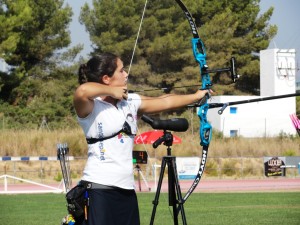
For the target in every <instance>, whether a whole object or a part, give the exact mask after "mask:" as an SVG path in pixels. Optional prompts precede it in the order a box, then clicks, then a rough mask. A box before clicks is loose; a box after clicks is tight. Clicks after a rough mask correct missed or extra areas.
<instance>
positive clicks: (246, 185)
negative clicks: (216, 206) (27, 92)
mask: <svg viewBox="0 0 300 225" xmlns="http://www.w3.org/2000/svg"><path fill="white" fill-rule="evenodd" d="M140 182H141V184H140V186H139V183H138V182H136V191H137V192H140V188H141V191H142V192H149V189H148V187H149V188H151V192H154V191H155V183H154V182H152V181H151V182H147V183H146V182H144V181H143V180H141V181H140ZM191 184H192V181H191V180H188V181H186V180H180V188H181V192H182V193H185V192H186V191H187V190H188V188H189V187H190V186H191ZM47 185H48V186H51V187H53V188H58V186H59V184H58V183H56V184H47ZM47 191H49V188H46V187H42V186H37V185H33V184H26V183H17V184H14V183H12V182H11V181H10V182H9V183H8V185H7V193H27V192H29V193H44V192H47ZM167 191H168V183H167V180H166V179H164V180H163V184H162V187H161V192H167ZM290 191H294V192H300V178H299V177H295V178H285V177H276V178H275V177H271V178H264V179H237V180H233V179H216V180H211V179H205V178H202V180H201V181H200V183H199V184H198V186H197V188H196V190H195V192H205V193H214V192H225V193H226V192H290ZM0 193H1V194H3V193H4V184H3V182H1V183H0Z"/></svg>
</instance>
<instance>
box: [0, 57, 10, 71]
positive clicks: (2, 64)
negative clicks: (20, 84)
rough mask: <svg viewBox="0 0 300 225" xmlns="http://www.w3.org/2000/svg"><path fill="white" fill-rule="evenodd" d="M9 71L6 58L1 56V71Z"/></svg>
mask: <svg viewBox="0 0 300 225" xmlns="http://www.w3.org/2000/svg"><path fill="white" fill-rule="evenodd" d="M8 71H9V65H8V64H7V63H6V62H5V60H4V59H2V58H0V72H4V73H6V72H8Z"/></svg>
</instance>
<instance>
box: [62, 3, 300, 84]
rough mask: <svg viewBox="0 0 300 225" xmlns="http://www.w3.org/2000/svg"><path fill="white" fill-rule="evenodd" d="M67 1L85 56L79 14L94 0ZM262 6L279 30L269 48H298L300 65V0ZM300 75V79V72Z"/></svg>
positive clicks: (73, 30)
mask: <svg viewBox="0 0 300 225" xmlns="http://www.w3.org/2000/svg"><path fill="white" fill-rule="evenodd" d="M66 2H67V3H68V4H69V5H70V6H72V8H73V12H74V16H73V21H72V23H71V26H70V30H71V38H72V45H76V44H79V43H82V44H84V50H83V51H82V52H81V55H82V56H84V57H85V56H87V54H88V53H89V52H90V51H91V50H92V48H91V42H90V40H89V35H88V33H87V32H86V31H85V28H84V26H82V25H80V23H79V22H78V16H79V13H80V8H81V6H82V5H83V4H84V3H85V2H88V3H89V4H91V2H92V0H85V1H82V0H66ZM260 6H261V11H262V12H265V11H266V10H267V9H268V8H270V7H271V6H273V7H274V8H275V9H274V12H273V16H272V18H271V20H270V24H276V25H277V26H278V32H277V35H276V36H275V37H274V39H273V40H272V41H271V43H270V46H269V48H279V49H296V52H297V53H296V57H297V62H298V64H299V65H298V66H299V67H300V25H299V21H300V0H261V3H260ZM298 77H299V79H300V73H299V72H298Z"/></svg>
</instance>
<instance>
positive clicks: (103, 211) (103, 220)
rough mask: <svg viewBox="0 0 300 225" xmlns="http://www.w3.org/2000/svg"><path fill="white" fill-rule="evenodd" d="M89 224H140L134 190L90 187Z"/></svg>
mask: <svg viewBox="0 0 300 225" xmlns="http://www.w3.org/2000/svg"><path fill="white" fill-rule="evenodd" d="M88 194H89V208H88V225H140V217H139V209H138V201H137V197H136V193H135V191H134V190H124V189H119V188H117V189H109V190H107V189H88Z"/></svg>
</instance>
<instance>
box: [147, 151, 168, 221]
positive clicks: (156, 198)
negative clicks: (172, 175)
mask: <svg viewBox="0 0 300 225" xmlns="http://www.w3.org/2000/svg"><path fill="white" fill-rule="evenodd" d="M165 168H166V159H165V157H163V159H162V162H161V169H160V175H159V180H158V184H157V188H156V193H155V198H154V200H153V202H152V203H153V210H152V215H151V220H150V225H153V223H154V218H155V213H156V208H157V205H158V200H159V194H160V190H161V185H162V180H163V177H164V172H165Z"/></svg>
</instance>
